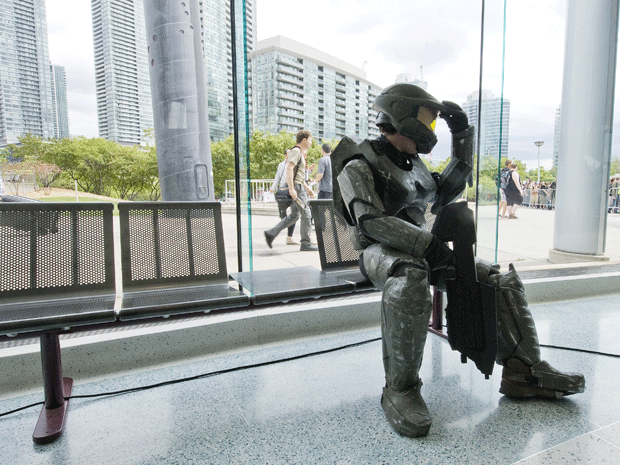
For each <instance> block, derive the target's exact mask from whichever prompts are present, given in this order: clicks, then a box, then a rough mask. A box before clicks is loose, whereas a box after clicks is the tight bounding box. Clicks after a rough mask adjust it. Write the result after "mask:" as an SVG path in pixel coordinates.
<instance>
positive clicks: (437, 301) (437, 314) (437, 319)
mask: <svg viewBox="0 0 620 465" xmlns="http://www.w3.org/2000/svg"><path fill="white" fill-rule="evenodd" d="M428 330H429V331H430V332H431V333H433V334H436V335H437V336H441V337H443V338H444V339H447V338H448V335H447V334H446V333H444V332H443V294H442V293H441V291H438V290H437V289H435V288H433V318H432V321H431V324H430V325H429V327H428Z"/></svg>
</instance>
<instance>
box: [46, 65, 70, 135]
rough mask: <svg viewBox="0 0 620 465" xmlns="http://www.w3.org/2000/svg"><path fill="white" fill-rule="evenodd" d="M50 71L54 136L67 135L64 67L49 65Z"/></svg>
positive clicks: (67, 109) (67, 115) (67, 113)
mask: <svg viewBox="0 0 620 465" xmlns="http://www.w3.org/2000/svg"><path fill="white" fill-rule="evenodd" d="M50 70H51V73H52V96H53V97H54V98H53V110H54V137H55V138H56V139H64V138H65V137H69V108H68V105H67V78H66V75H65V67H64V66H58V65H50Z"/></svg>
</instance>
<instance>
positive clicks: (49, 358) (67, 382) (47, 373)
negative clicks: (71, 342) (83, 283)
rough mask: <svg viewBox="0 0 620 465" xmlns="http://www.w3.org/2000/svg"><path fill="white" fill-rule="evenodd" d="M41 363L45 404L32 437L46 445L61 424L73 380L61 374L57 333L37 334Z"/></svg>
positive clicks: (55, 436) (57, 434)
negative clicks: (39, 341) (39, 340)
mask: <svg viewBox="0 0 620 465" xmlns="http://www.w3.org/2000/svg"><path fill="white" fill-rule="evenodd" d="M41 365H42V368H43V383H44V392H45V405H44V406H43V409H42V410H41V414H40V415H39V421H38V422H37V426H36V428H35V429H34V433H33V435H32V440H33V441H34V442H35V443H37V444H47V443H50V442H52V441H54V440H55V439H57V438H58V437H59V436H60V435H61V434H62V431H63V428H64V426H65V418H66V415H67V408H68V406H69V401H67V400H65V397H68V396H70V395H71V389H72V388H73V380H72V379H71V378H63V377H62V363H61V359H60V341H59V340H58V334H56V333H45V334H43V335H42V336H41Z"/></svg>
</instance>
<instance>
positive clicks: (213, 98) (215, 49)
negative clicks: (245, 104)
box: [199, 0, 256, 141]
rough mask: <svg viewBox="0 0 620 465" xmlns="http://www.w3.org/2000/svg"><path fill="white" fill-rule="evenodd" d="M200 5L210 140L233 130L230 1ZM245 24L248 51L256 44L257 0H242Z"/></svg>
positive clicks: (205, 0)
mask: <svg viewBox="0 0 620 465" xmlns="http://www.w3.org/2000/svg"><path fill="white" fill-rule="evenodd" d="M199 5H200V7H201V8H200V10H201V11H202V12H203V16H202V17H201V24H202V31H201V33H202V36H203V54H204V62H205V68H206V73H205V75H206V77H207V99H208V110H209V133H210V136H211V140H213V141H219V140H222V139H225V138H226V137H228V136H229V135H230V134H232V133H233V126H234V125H233V78H232V76H233V70H232V61H231V57H232V36H231V28H230V1H228V0H204V1H200V2H199ZM238 16H239V15H238ZM245 26H246V50H247V53H248V54H250V53H251V52H252V51H253V50H254V49H255V48H256V0H246V1H245ZM237 27H241V24H237ZM238 46H241V44H238Z"/></svg>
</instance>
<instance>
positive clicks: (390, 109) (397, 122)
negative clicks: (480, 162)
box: [374, 83, 449, 153]
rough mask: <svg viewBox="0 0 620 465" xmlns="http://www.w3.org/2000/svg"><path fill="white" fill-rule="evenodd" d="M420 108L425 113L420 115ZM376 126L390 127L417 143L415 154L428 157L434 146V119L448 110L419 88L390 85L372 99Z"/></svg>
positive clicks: (435, 138) (405, 85) (435, 141)
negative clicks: (384, 125)
mask: <svg viewBox="0 0 620 465" xmlns="http://www.w3.org/2000/svg"><path fill="white" fill-rule="evenodd" d="M421 108H425V109H427V110H423V111H420V109H421ZM374 109H375V110H376V111H378V112H379V113H378V114H377V122H376V124H377V126H379V125H381V124H391V125H392V126H393V127H394V128H395V129H396V130H397V131H398V132H399V133H400V134H402V135H403V136H405V137H408V138H409V139H411V140H412V141H414V142H415V143H416V146H417V149H418V153H430V151H431V150H433V147H435V144H436V143H437V136H436V135H435V121H434V120H435V118H436V117H437V113H438V112H440V111H446V112H448V111H449V109H448V108H447V107H446V106H445V105H443V104H442V103H441V102H440V101H439V100H437V99H436V98H435V97H433V96H432V95H431V94H429V93H428V92H426V91H425V90H424V89H422V88H421V87H418V86H416V85H413V84H405V83H403V84H393V85H391V86H389V87H386V88H385V89H384V90H383V92H381V94H380V95H378V96H377V98H375V102H374Z"/></svg>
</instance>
